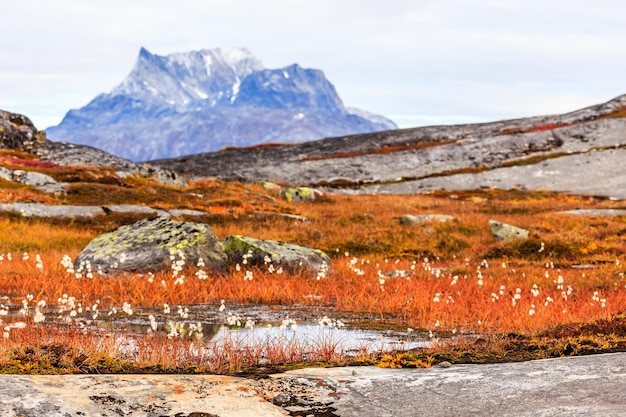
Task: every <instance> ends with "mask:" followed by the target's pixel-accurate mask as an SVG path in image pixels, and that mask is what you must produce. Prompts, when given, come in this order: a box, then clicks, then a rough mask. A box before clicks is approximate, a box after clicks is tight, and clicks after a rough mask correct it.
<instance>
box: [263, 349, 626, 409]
mask: <svg viewBox="0 0 626 417" xmlns="http://www.w3.org/2000/svg"><path fill="white" fill-rule="evenodd" d="M273 378H274V379H275V384H276V385H277V386H278V387H280V386H290V385H291V386H302V385H305V386H307V385H309V386H310V385H313V386H316V387H317V395H316V396H317V400H316V399H315V398H313V399H312V398H311V393H310V391H307V392H306V394H305V395H306V396H307V398H305V399H304V400H303V401H300V399H299V398H298V396H297V395H291V397H290V398H287V397H289V396H290V394H289V392H288V391H287V392H281V391H280V389H278V390H274V393H275V394H274V395H277V396H279V395H282V396H283V397H279V399H280V400H285V401H286V402H289V403H291V404H293V403H298V402H316V403H318V404H320V403H322V404H327V407H328V409H329V410H333V409H334V411H333V414H327V415H329V416H330V415H332V416H341V417H361V416H388V417H391V416H393V417H396V416H398V417H399V416H430V417H450V416H459V417H460V416H490V417H491V416H498V417H514V416H515V417H520V416H522V417H531V416H532V417H534V416H544V417H550V416H559V417H583V416H585V417H589V416H597V417H600V416H602V417H618V416H619V417H623V416H624V415H625V412H624V410H626V391H624V389H623V387H624V386H625V385H624V384H626V353H614V354H604V355H593V356H581V357H568V358H560V359H546V360H537V361H530V362H518V363H508V364H492V365H453V366H452V367H450V368H441V367H433V368H430V369H399V370H398V369H378V368H370V367H367V368H332V369H303V370H298V371H290V372H287V373H285V374H281V375H275V376H274V377H273ZM260 382H263V381H260ZM329 398H332V399H333V401H331V402H330V403H329V402H328V399H329ZM302 415H306V413H303V414H302Z"/></svg>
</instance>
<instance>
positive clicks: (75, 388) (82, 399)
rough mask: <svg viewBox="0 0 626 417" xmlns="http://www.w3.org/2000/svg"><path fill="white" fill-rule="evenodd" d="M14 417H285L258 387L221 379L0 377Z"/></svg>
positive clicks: (0, 396) (3, 400) (1, 397)
mask: <svg viewBox="0 0 626 417" xmlns="http://www.w3.org/2000/svg"><path fill="white" fill-rule="evenodd" d="M0 415H2V416H7V417H12V416H23V417H68V416H71V417H75V416H76V417H79V416H85V417H92V416H99V417H119V416H133V417H157V416H163V417H165V416H168V417H169V416H171V417H174V416H178V417H191V416H193V417H214V416H219V417H245V416H255V417H284V416H285V412H284V411H283V410H282V409H280V408H279V407H277V406H275V405H272V404H271V403H269V402H267V401H265V400H263V399H262V398H260V397H259V396H258V395H257V393H256V391H255V390H254V382H253V381H247V380H243V379H240V378H231V377H223V376H215V375H194V376H189V375H63V376H60V375H38V376H25V375H0Z"/></svg>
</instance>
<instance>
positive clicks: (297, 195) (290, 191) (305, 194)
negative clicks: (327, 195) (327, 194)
mask: <svg viewBox="0 0 626 417" xmlns="http://www.w3.org/2000/svg"><path fill="white" fill-rule="evenodd" d="M279 195H280V196H281V197H282V198H284V199H285V200H287V201H292V202H299V201H313V200H315V199H316V198H318V197H321V196H323V195H324V193H322V192H321V191H320V190H316V189H314V188H310V187H295V188H287V189H286V190H282V191H280V192H279Z"/></svg>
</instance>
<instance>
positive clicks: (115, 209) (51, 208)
mask: <svg viewBox="0 0 626 417" xmlns="http://www.w3.org/2000/svg"><path fill="white" fill-rule="evenodd" d="M0 211H5V212H12V213H18V214H21V215H22V216H24V217H30V216H33V217H57V218H62V217H66V218H73V219H74V218H80V217H96V216H104V215H108V214H116V213H117V214H120V213H123V214H145V215H146V216H160V217H181V216H203V215H205V214H206V213H205V212H204V211H200V210H189V209H171V210H161V209H157V208H153V207H147V206H140V205H136V204H119V205H107V206H74V205H72V206H69V205H67V206H63V205H56V204H42V203H19V202H18V203H7V204H0Z"/></svg>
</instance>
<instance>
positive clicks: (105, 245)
mask: <svg viewBox="0 0 626 417" xmlns="http://www.w3.org/2000/svg"><path fill="white" fill-rule="evenodd" d="M172 257H173V258H174V259H175V260H176V261H178V260H181V259H182V260H184V261H185V262H186V263H187V264H189V265H196V264H197V263H198V261H199V259H200V258H202V260H203V262H204V264H205V265H206V267H207V268H208V269H210V270H213V271H216V272H223V271H225V270H226V267H227V263H228V259H227V257H226V254H225V253H224V250H223V249H222V245H221V243H220V242H219V240H218V239H217V238H216V236H215V234H213V231H212V230H211V228H210V227H209V226H208V225H206V224H201V223H191V222H179V221H175V220H170V219H167V218H163V217H161V218H157V219H146V220H141V221H139V222H137V223H134V224H131V225H127V226H122V227H120V228H118V229H116V230H114V231H112V232H109V233H105V234H103V235H100V236H98V237H96V238H95V239H93V240H92V241H91V242H90V243H89V244H88V245H87V246H86V247H85V248H84V249H83V250H82V252H81V253H80V254H79V255H78V256H77V257H76V259H75V261H74V268H75V270H76V271H77V272H84V271H87V270H92V271H93V272H97V271H101V272H102V273H105V274H110V273H117V272H139V273H141V272H154V271H162V270H167V269H168V268H170V267H171V266H172V264H173V260H172Z"/></svg>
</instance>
